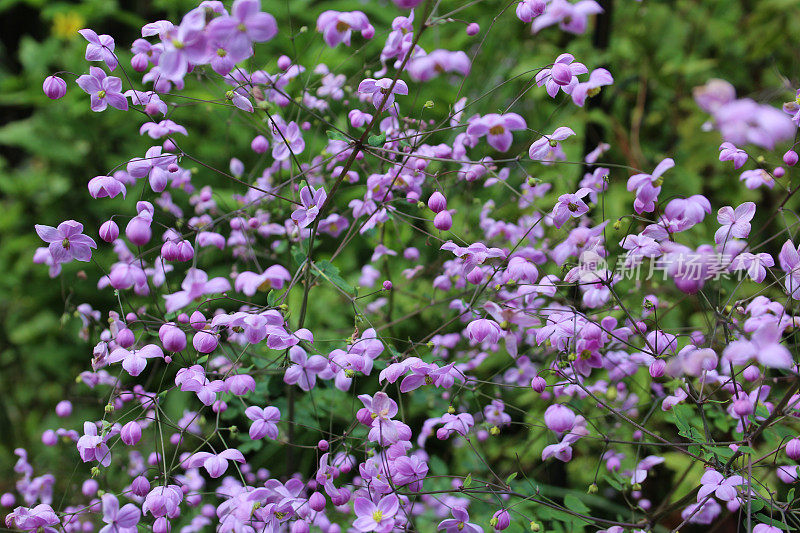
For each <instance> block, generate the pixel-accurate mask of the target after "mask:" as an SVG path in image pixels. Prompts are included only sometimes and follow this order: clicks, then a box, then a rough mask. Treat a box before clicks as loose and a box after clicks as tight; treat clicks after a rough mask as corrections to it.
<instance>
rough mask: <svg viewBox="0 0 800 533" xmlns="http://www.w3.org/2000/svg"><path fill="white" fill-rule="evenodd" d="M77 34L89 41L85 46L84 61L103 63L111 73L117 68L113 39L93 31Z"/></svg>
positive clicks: (88, 30) (81, 31)
mask: <svg viewBox="0 0 800 533" xmlns="http://www.w3.org/2000/svg"><path fill="white" fill-rule="evenodd" d="M78 33H80V34H81V35H83V38H84V39H86V40H87V41H89V44H87V45H86V61H104V62H105V64H106V66H107V67H108V70H110V71H111V72H113V71H114V69H115V68H117V56H115V55H114V39H112V38H111V36H110V35H97V33H95V31H94V30H90V29H85V30H80V31H79V32H78Z"/></svg>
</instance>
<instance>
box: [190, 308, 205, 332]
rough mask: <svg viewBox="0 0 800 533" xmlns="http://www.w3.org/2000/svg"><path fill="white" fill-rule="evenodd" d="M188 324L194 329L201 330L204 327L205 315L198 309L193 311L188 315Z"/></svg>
mask: <svg viewBox="0 0 800 533" xmlns="http://www.w3.org/2000/svg"><path fill="white" fill-rule="evenodd" d="M189 325H190V326H192V327H193V328H194V329H196V330H201V329H203V328H205V327H206V317H205V316H204V315H203V313H201V312H200V311H195V312H194V313H192V316H191V317H189Z"/></svg>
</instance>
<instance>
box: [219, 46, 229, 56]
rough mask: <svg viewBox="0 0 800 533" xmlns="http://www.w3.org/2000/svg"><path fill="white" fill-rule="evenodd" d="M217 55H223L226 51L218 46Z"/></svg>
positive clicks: (226, 53)
mask: <svg viewBox="0 0 800 533" xmlns="http://www.w3.org/2000/svg"><path fill="white" fill-rule="evenodd" d="M217 55H218V56H219V57H225V56H226V55H228V52H227V51H226V50H225V49H224V48H219V49H218V50H217Z"/></svg>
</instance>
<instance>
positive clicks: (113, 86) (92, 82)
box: [76, 67, 128, 112]
mask: <svg viewBox="0 0 800 533" xmlns="http://www.w3.org/2000/svg"><path fill="white" fill-rule="evenodd" d="M76 83H77V84H78V86H79V87H80V88H81V89H83V90H84V92H86V93H87V94H88V95H89V96H90V100H91V108H92V111H98V112H99V111H103V110H104V109H105V108H106V107H108V106H111V107H116V108H117V109H119V110H121V111H127V110H128V99H127V98H125V95H124V94H122V80H121V79H119V78H117V77H115V76H106V73H105V72H104V71H103V69H101V68H98V67H89V74H84V75H83V76H80V77H79V78H78V79H77V80H76Z"/></svg>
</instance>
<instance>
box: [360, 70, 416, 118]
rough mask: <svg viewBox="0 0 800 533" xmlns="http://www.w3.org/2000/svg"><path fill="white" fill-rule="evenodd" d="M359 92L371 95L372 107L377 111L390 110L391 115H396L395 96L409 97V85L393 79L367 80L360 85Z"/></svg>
mask: <svg viewBox="0 0 800 533" xmlns="http://www.w3.org/2000/svg"><path fill="white" fill-rule="evenodd" d="M358 92H360V93H361V94H367V95H371V99H372V105H374V106H375V109H377V110H379V111H380V110H384V109H389V110H390V113H392V114H396V112H397V111H396V110H395V109H394V107H393V106H392V104H394V95H395V94H400V95H404V96H405V95H407V94H408V85H406V82H404V81H403V80H397V81H396V82H395V81H394V80H392V79H391V78H381V79H379V80H375V79H372V78H367V79H365V80H363V81H362V82H361V83H359V84H358Z"/></svg>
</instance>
